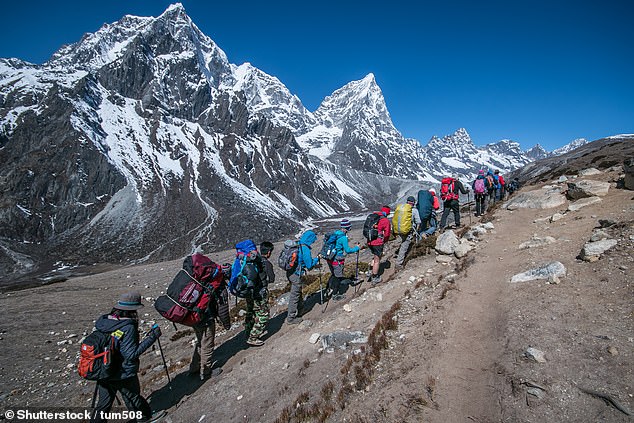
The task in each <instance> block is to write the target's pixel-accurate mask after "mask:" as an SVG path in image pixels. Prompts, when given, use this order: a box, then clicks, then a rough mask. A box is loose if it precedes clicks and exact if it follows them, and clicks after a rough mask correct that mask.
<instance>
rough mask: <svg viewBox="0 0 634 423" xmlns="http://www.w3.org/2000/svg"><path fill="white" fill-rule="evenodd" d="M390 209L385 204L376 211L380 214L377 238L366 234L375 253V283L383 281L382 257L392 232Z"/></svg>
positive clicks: (373, 263)
mask: <svg viewBox="0 0 634 423" xmlns="http://www.w3.org/2000/svg"><path fill="white" fill-rule="evenodd" d="M390 211H391V210H390V208H389V207H388V206H383V207H382V208H381V211H378V212H374V214H376V215H379V221H378V223H377V224H376V234H377V236H376V238H374V236H372V237H371V238H372V239H371V238H367V236H366V239H367V240H368V248H369V249H370V251H372V254H374V257H373V258H372V276H371V278H370V282H372V284H373V285H376V284H378V283H380V282H381V276H380V275H379V270H380V264H381V257H382V256H383V252H384V251H383V250H384V248H385V244H387V241H388V240H389V239H390V234H391V233H392V226H391V224H390V219H388V218H387V216H388V215H389V214H390Z"/></svg>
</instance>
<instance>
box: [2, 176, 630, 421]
mask: <svg viewBox="0 0 634 423" xmlns="http://www.w3.org/2000/svg"><path fill="white" fill-rule="evenodd" d="M600 177H602V178H609V177H611V176H610V175H601V176H600ZM529 189H532V188H529ZM564 210H565V206H563V207H561V208H556V209H550V210H534V209H527V210H520V211H515V212H510V211H508V210H501V209H500V210H498V211H496V213H495V215H494V216H493V221H492V223H493V225H494V226H495V229H493V230H490V231H488V233H487V234H485V235H483V236H482V237H481V241H480V242H478V243H477V244H476V245H475V249H474V250H473V251H472V252H470V253H469V254H468V255H467V256H466V257H465V258H463V259H460V260H457V259H455V258H454V259H453V261H452V262H451V263H449V264H442V263H439V262H437V260H436V254H435V253H433V251H432V252H431V254H429V255H425V256H421V257H418V258H415V259H413V260H411V261H410V262H408V263H407V265H406V267H405V268H404V269H403V270H402V271H399V272H398V273H396V274H394V275H393V272H394V269H393V268H389V269H387V271H386V274H385V279H386V281H385V282H384V283H382V284H379V285H378V286H370V285H369V284H367V283H366V284H363V285H362V286H361V290H360V291H359V292H358V293H357V294H356V295H355V293H354V290H353V288H350V289H349V290H348V292H347V297H346V299H345V300H344V301H342V302H331V303H330V304H329V305H328V308H327V309H326V311H325V312H322V310H323V307H322V305H321V304H319V298H318V296H317V295H316V296H313V297H311V298H310V299H309V300H308V301H307V313H306V315H305V316H304V319H305V321H304V323H302V324H300V325H297V326H288V325H286V324H285V323H284V318H285V317H286V313H285V306H284V305H280V306H276V307H274V308H273V318H272V319H271V322H270V323H269V328H268V330H269V335H268V337H267V338H266V343H265V345H264V346H262V347H259V348H247V345H246V344H245V339H244V334H243V333H242V332H241V322H237V323H236V324H235V325H234V327H233V328H232V330H230V331H228V332H221V333H219V334H218V336H217V342H216V345H217V350H216V352H215V358H216V360H218V366H220V367H221V368H222V369H223V373H222V375H220V377H218V378H215V379H212V380H208V381H205V382H204V383H201V382H199V381H197V380H196V378H192V377H189V376H188V375H187V372H186V370H187V366H188V363H189V359H190V356H191V351H192V347H191V340H192V338H193V336H192V333H191V331H189V330H187V329H186V328H183V327H180V329H179V331H178V332H174V330H173V329H172V328H171V326H170V325H168V324H167V323H166V322H165V321H162V324H163V328H164V330H163V332H164V334H165V335H164V337H163V338H161V339H162V345H163V348H164V350H165V356H166V358H167V360H168V365H169V366H170V367H169V368H170V373H171V376H172V385H171V389H170V388H169V387H168V386H167V380H166V378H165V372H164V368H163V367H162V362H161V358H160V354H159V353H158V351H154V352H149V353H146V354H145V355H144V356H143V357H142V358H141V366H142V374H141V382H142V386H143V391H144V393H145V394H146V395H148V396H149V398H150V401H151V404H152V406H153V407H154V408H168V410H169V415H168V417H167V418H166V419H165V421H166V422H174V423H177V422H196V421H198V422H206V421H226V422H282V421H333V422H334V421H337V422H339V421H349V422H354V423H363V422H432V423H435V422H476V423H484V422H515V421H527V422H528V421H544V422H560V421H593V422H594V421H610V422H620V421H623V422H625V421H631V420H630V418H629V417H628V416H626V415H625V414H624V413H623V412H621V411H618V410H617V409H616V408H615V407H614V406H610V405H606V403H605V402H604V401H602V400H601V399H600V398H597V397H593V396H592V395H589V394H587V393H584V391H583V390H582V389H581V388H584V389H586V391H595V392H600V393H604V394H606V395H609V397H610V398H613V399H614V400H616V401H617V402H618V403H619V404H620V405H622V406H624V408H625V409H629V410H631V409H632V405H633V402H632V398H633V395H634V392H633V391H634V388H633V386H632V381H633V380H634V377H633V376H632V371H633V369H634V366H633V364H634V358H633V355H634V349H633V347H632V345H633V342H634V330H633V324H632V316H633V315H634V314H633V313H634V310H633V309H632V301H631V299H632V298H633V297H634V288H633V286H632V283H631V274H632V273H631V272H632V270H633V269H634V256H633V251H634V248H633V247H634V226H633V224H634V201H633V199H632V193H631V192H628V191H623V190H616V189H614V188H612V189H611V190H610V193H609V195H608V196H606V197H604V198H603V201H602V202H601V203H599V204H594V205H591V206H588V207H586V208H583V209H581V210H580V211H578V212H569V213H566V214H565V215H564V218H563V219H561V220H560V221H557V222H550V221H549V220H548V219H547V218H548V217H549V216H551V215H552V214H553V213H555V212H556V211H564ZM599 219H610V220H612V221H614V222H615V225H613V226H611V227H609V228H606V229H605V230H606V231H608V232H609V235H610V236H611V237H613V238H615V239H617V240H618V241H619V244H618V245H617V246H616V247H615V248H613V249H612V250H610V251H608V252H607V253H606V254H605V255H604V256H603V257H602V258H601V259H600V260H599V261H597V262H595V263H587V262H582V261H579V260H577V259H576V256H577V254H578V253H579V251H580V249H581V247H582V246H583V244H584V242H586V241H587V240H588V239H589V238H590V236H591V234H592V231H593V228H594V227H596V226H597V222H598V220H599ZM465 221H466V222H468V219H466V218H465V217H463V222H465ZM473 223H474V224H475V223H476V222H475V219H474V222H473ZM534 234H535V235H538V236H540V237H543V236H546V235H550V236H552V237H554V238H555V239H556V242H555V243H553V244H551V245H548V246H544V247H540V248H532V249H528V250H520V249H519V248H518V247H519V244H520V243H522V242H524V241H527V240H529V239H530V238H531V237H532V236H533V235H534ZM352 238H353V239H360V234H359V230H358V229H357V230H356V231H353V233H352ZM392 248H394V247H392ZM277 251H279V249H278V250H277ZM230 256H231V252H223V253H219V254H212V257H213V258H214V259H216V260H217V261H219V262H223V261H227V260H228V259H229V258H230ZM388 258H390V255H388ZM553 260H558V261H560V262H561V263H563V264H564V265H565V266H566V268H567V272H568V273H567V276H566V277H564V278H562V280H561V283H560V284H559V285H549V284H546V283H545V281H543V280H542V281H533V282H525V283H520V284H510V283H509V281H510V278H511V277H512V276H513V275H514V274H517V273H520V272H523V271H525V270H528V269H529V268H532V267H535V266H538V265H540V264H543V263H545V262H549V261H553ZM361 261H366V262H367V261H369V254H368V253H367V251H364V252H363V254H362V255H361ZM179 266H180V262H179V261H174V262H169V263H159V264H153V265H145V266H134V267H129V268H125V269H118V270H116V271H112V272H108V273H103V274H100V275H92V276H88V277H84V278H77V279H71V280H69V281H67V282H65V283H63V284H57V285H50V286H46V287H41V288H36V289H29V290H24V291H18V292H15V293H10V294H7V295H5V296H3V297H1V298H0V307H2V309H3V310H4V313H3V314H2V315H1V316H0V331H1V333H0V342H1V347H2V351H3V352H2V356H3V362H2V366H1V367H2V377H0V401H1V402H0V406H2V407H3V409H5V408H6V407H9V406H11V407H15V406H24V405H30V406H34V405H39V406H52V405H56V406H61V407H70V406H86V405H87V404H89V402H90V396H91V394H92V388H93V385H92V384H88V383H86V382H85V381H82V380H80V379H79V377H78V376H77V375H76V374H75V370H74V368H73V364H74V363H75V362H76V353H77V340H78V339H79V338H80V337H81V335H82V334H83V333H84V332H86V331H87V330H88V329H89V327H90V324H91V322H92V319H94V318H95V317H96V316H98V315H99V314H100V313H102V312H105V311H108V310H109V308H110V307H111V305H112V303H113V299H116V298H117V297H118V295H119V294H120V293H121V292H123V291H125V290H128V289H130V288H135V289H140V290H141V291H142V292H143V295H144V296H148V297H154V298H155V297H156V296H158V295H159V294H160V292H161V291H162V290H164V288H165V286H166V285H167V283H168V282H169V281H170V280H171V278H172V276H173V274H174V272H175V270H174V269H177V268H178V267H179ZM315 273H316V274H317V272H315ZM324 282H325V281H324ZM284 283H285V279H284V277H283V276H282V275H278V286H281V285H284ZM35 300H37V301H35ZM34 304H36V306H34ZM344 305H346V310H344ZM10 316H20V319H15V318H10ZM142 319H143V320H144V324H145V325H148V324H150V323H151V322H152V321H153V320H154V319H156V313H155V312H154V310H153V308H152V307H151V306H148V307H146V308H145V310H144V312H143V313H142ZM378 322H382V323H381V324H379V323H378ZM391 322H395V323H396V324H395V325H394V327H392V323H391ZM386 327H387V329H385V328H386ZM353 331H360V332H362V333H363V334H365V335H366V336H367V335H370V334H373V333H375V334H376V335H377V337H375V338H373V339H374V341H371V340H368V343H367V344H364V345H361V344H347V345H344V346H342V348H338V347H336V348H333V349H332V350H324V349H323V348H321V342H317V343H316V344H312V343H310V342H309V338H310V337H311V335H312V334H314V333H319V334H320V335H321V336H322V337H323V336H325V335H327V334H330V333H333V332H353ZM376 339H378V341H376ZM377 345H378V347H377V348H374V347H376V346H377ZM529 346H533V347H536V348H539V349H540V350H543V351H544V352H545V354H546V362H545V363H536V362H534V361H532V360H527V359H526V358H524V357H523V352H524V351H525V350H526V348H528V347H529ZM372 354H374V355H372ZM9 358H10V360H9ZM533 385H537V386H540V387H541V388H543V389H538V390H536V389H537V388H532V389H533V390H532V391H531V390H530V389H529V388H530V387H531V386H533Z"/></svg>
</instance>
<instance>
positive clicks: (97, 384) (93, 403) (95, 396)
mask: <svg viewBox="0 0 634 423" xmlns="http://www.w3.org/2000/svg"><path fill="white" fill-rule="evenodd" d="M97 390H99V382H95V392H93V394H92V403H91V404H90V409H91V410H92V412H91V413H90V418H91V419H94V418H95V417H96V416H97V410H96V408H95V402H96V401H97Z"/></svg>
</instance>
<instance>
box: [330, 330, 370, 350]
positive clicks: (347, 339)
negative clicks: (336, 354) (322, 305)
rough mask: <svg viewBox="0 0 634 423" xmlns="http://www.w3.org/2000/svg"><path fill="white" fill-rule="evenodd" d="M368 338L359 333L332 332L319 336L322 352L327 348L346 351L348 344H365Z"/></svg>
mask: <svg viewBox="0 0 634 423" xmlns="http://www.w3.org/2000/svg"><path fill="white" fill-rule="evenodd" d="M366 342H368V337H367V336H366V335H365V334H364V333H363V332H361V331H353V332H333V333H329V334H326V335H322V336H321V346H322V347H323V348H324V350H327V349H329V348H340V349H346V348H347V347H348V346H349V345H350V344H365V343H366Z"/></svg>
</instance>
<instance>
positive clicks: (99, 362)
mask: <svg viewBox="0 0 634 423" xmlns="http://www.w3.org/2000/svg"><path fill="white" fill-rule="evenodd" d="M114 340H115V337H114V335H113V334H111V333H107V332H101V331H99V330H95V331H93V332H92V333H91V334H90V335H88V336H87V337H86V338H85V339H84V340H83V341H82V343H81V347H80V349H79V364H78V365H77V373H79V376H81V377H83V378H84V379H87V380H106V379H109V378H111V377H112V376H113V374H114V372H115V369H116V368H117V367H118V366H116V365H115V364H114V361H115V360H114V359H115V357H114V354H115V352H116V351H115V348H114V345H115V344H114Z"/></svg>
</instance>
